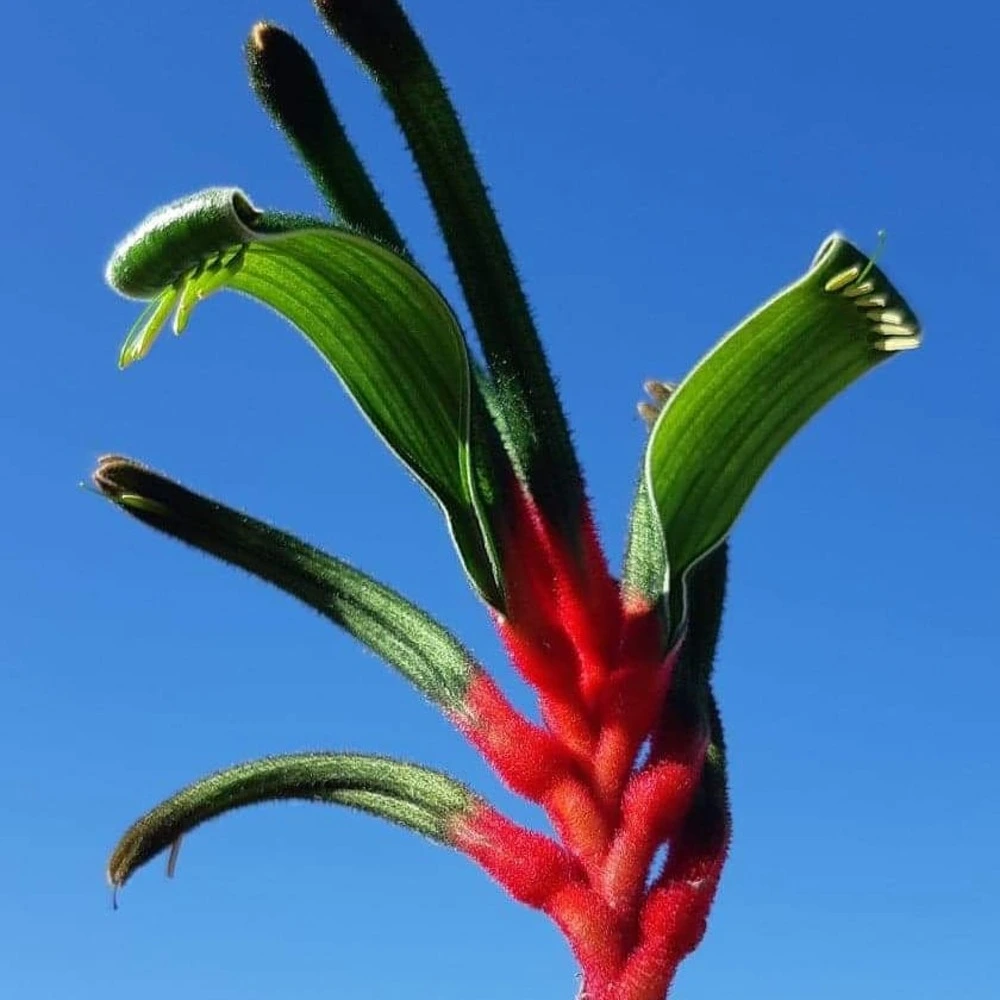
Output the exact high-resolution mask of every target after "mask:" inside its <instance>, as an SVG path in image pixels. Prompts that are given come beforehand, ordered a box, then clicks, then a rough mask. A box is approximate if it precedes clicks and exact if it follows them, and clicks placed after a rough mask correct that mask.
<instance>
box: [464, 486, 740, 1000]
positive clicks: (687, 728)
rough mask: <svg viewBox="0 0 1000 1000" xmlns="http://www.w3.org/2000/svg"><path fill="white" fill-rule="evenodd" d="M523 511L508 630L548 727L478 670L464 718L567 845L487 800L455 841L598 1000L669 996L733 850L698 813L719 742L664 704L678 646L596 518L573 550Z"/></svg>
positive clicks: (507, 570) (515, 523)
mask: <svg viewBox="0 0 1000 1000" xmlns="http://www.w3.org/2000/svg"><path fill="white" fill-rule="evenodd" d="M516 504H517V506H516V509H515V511H514V514H513V516H512V518H511V526H510V528H509V531H508V534H507V537H506V538H505V540H504V545H503V546H502V551H503V553H504V577H505V582H506V585H507V615H506V616H504V617H500V616H497V617H496V626H497V629H498V631H499V633H500V636H501V638H502V640H503V642H504V645H505V646H506V648H507V650H508V652H509V654H510V657H511V659H512V661H513V663H514V664H515V666H516V667H517V669H518V671H519V672H520V674H521V675H522V676H523V677H524V679H525V680H526V681H527V682H528V683H529V684H530V685H531V686H532V687H533V688H534V689H535V690H536V691H537V693H538V698H539V706H540V710H541V716H542V725H536V724H535V723H533V722H531V721H529V720H528V719H526V718H524V716H522V715H521V714H520V713H518V712H517V711H516V710H515V709H514V708H513V707H512V706H511V704H510V703H509V701H508V700H507V699H506V698H505V697H504V695H503V693H502V692H501V691H500V689H499V688H498V687H497V685H496V684H495V683H494V681H493V680H492V678H490V677H489V676H488V675H487V674H486V673H484V672H482V671H478V672H477V673H476V675H475V677H474V679H473V681H472V683H471V685H470V687H469V690H468V693H467V697H466V700H465V703H464V705H463V709H462V712H461V713H460V717H459V718H457V719H456V721H457V722H458V724H459V726H460V727H461V728H462V730H463V732H465V734H466V735H467V736H468V738H469V739H470V740H471V741H472V742H473V743H474V744H475V745H476V747H477V748H478V749H479V750H480V751H481V752H482V754H483V756H484V757H485V758H486V759H487V760H488V761H489V763H490V764H491V765H492V766H493V768H494V769H495V770H496V772H497V773H498V774H499V776H500V777H501V779H502V780H503V781H504V782H505V783H506V784H507V785H508V786H509V787H510V788H511V789H512V790H513V791H515V792H517V793H518V794H520V795H522V796H524V797H525V798H527V799H529V800H531V801H533V802H537V803H538V804H539V805H540V806H541V807H542V808H543V809H544V810H545V812H546V814H547V815H548V817H549V819H550V821H551V823H552V826H553V828H554V830H555V833H556V838H557V839H552V838H551V837H547V836H544V835H542V834H539V833H534V832H532V831H529V830H526V829H524V828H523V827H520V826H518V825H517V824H515V823H513V822H512V821H510V820H508V819H507V818H506V817H504V816H502V815H500V814H499V813H497V812H496V811H495V810H494V809H492V808H490V807H488V806H482V807H480V808H478V809H476V810H475V811H474V812H473V813H471V814H469V815H465V816H463V817H462V819H461V820H460V821H458V822H457V823H456V825H455V828H454V829H453V831H452V841H453V843H454V844H455V846H456V847H457V848H458V849H459V850H461V851H463V852H464V853H466V854H468V855H469V856H470V857H471V858H473V859H474V860H476V861H477V862H478V863H479V864H480V865H482V867H483V868H484V869H485V870H486V871H487V872H488V873H489V874H490V875H491V876H493V877H494V878H495V879H496V880H497V881H498V882H499V883H500V884H501V885H502V886H503V887H504V888H505V889H506V890H507V891H508V892H509V893H510V894H511V895H512V896H513V897H514V898H515V899H517V900H519V901H520V902H522V903H525V904H527V905H528V906H532V907H535V908H537V909H539V910H541V911H542V912H544V913H546V914H548V915H549V916H550V917H551V918H552V919H553V920H554V921H555V923H556V924H557V925H558V926H559V928H560V929H561V930H562V932H563V933H564V934H565V936H566V938H567V939H568V941H569V943H570V946H571V947H572V949H573V952H574V954H575V955H576V957H577V960H578V961H579V962H580V965H581V968H582V970H583V979H584V984H583V993H582V996H585V997H586V998H587V1000H612V998H613V1000H663V998H664V997H665V996H666V994H667V991H668V989H669V987H670V983H671V981H672V979H673V977H674V973H675V972H676V969H677V966H678V964H679V963H680V961H681V960H682V959H683V958H684V957H685V956H686V955H687V954H689V953H690V952H691V951H692V950H693V949H694V948H695V947H696V946H697V945H698V943H699V941H700V940H701V938H702V936H703V934H704V931H705V922H706V918H707V915H708V911H709V908H710V906H711V904H712V900H713V898H714V896H715V891H716V887H717V885H718V881H719V876H720V874H721V870H722V866H723V864H724V861H725V856H726V851H727V848H728V841H729V829H728V817H724V818H723V819H722V821H721V822H719V823H716V824H714V826H713V825H709V826H708V827H706V824H705V823H704V822H698V821H697V819H696V817H694V814H693V811H692V808H691V807H692V801H693V799H694V796H695V792H696V790H697V788H698V785H699V781H700V779H701V774H702V768H703V766H704V762H705V754H706V749H707V746H708V733H707V731H706V730H705V728H704V727H703V726H701V725H695V724H692V723H691V722H690V721H689V720H687V719H685V718H684V717H683V716H682V715H681V714H679V713H672V712H671V711H670V710H669V708H668V707H667V704H668V699H667V693H668V690H669V686H670V681H671V675H672V672H673V668H674V664H675V663H676V661H677V655H678V649H676V648H675V649H673V650H671V651H669V652H668V653H666V654H664V651H663V633H662V628H661V624H660V620H659V617H658V615H657V613H656V611H655V609H653V608H652V607H650V606H648V605H644V604H641V603H640V602H637V601H636V600H635V599H634V595H632V596H630V597H629V598H626V597H625V596H624V595H623V594H622V593H621V592H620V590H619V587H618V585H617V584H616V582H615V581H614V579H613V578H612V577H611V575H610V574H609V572H608V568H607V563H606V561H605V558H604V555H603V553H602V551H601V548H600V544H599V542H598V539H597V535H596V532H595V530H594V526H593V522H592V519H591V517H590V515H589V513H588V514H587V515H586V516H585V518H584V521H583V527H582V529H581V530H580V532H579V543H578V546H577V551H572V549H571V547H570V546H569V545H568V544H567V543H566V542H564V541H563V540H562V539H561V538H560V537H559V536H558V535H557V534H556V532H555V531H554V530H552V529H550V528H549V527H548V526H547V525H546V524H545V522H544V520H543V519H542V517H541V516H540V515H539V512H538V511H537V509H536V508H535V506H534V505H533V503H532V501H531V500H530V498H527V497H526V496H525V495H524V494H523V493H519V494H518V497H517V501H516ZM644 748H648V749H647V752H646V754H645V757H644V759H643V760H642V762H641V763H640V762H639V758H640V755H641V754H642V751H643V749H644ZM664 845H667V846H668V855H667V860H666V862H665V863H664V865H663V867H662V869H661V870H660V871H659V872H658V873H652V872H651V866H652V865H653V861H654V857H655V855H656V853H657V851H658V850H659V849H660V848H661V847H663V846H664Z"/></svg>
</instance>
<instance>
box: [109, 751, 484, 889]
mask: <svg viewBox="0 0 1000 1000" xmlns="http://www.w3.org/2000/svg"><path fill="white" fill-rule="evenodd" d="M281 799H303V800H306V801H311V802H325V803H330V804H336V805H345V806H349V807H351V808H354V809H360V810H363V811H365V812H369V813H372V814H373V815H376V816H380V817H381V818H383V819H387V820H389V821H391V822H393V823H396V824H398V825H400V826H403V827H407V828H408V829H411V830H414V831H416V832H417V833H420V834H423V835H424V836H425V837H428V838H430V839H431V840H436V841H438V842H440V843H445V844H447V843H448V842H449V841H448V832H449V828H450V825H451V822H452V821H453V820H454V819H456V818H458V817H460V816H461V815H463V814H464V813H465V812H467V811H468V810H469V809H470V808H471V807H472V805H473V804H474V802H476V801H477V800H476V799H475V797H474V796H473V795H472V793H471V792H469V791H468V790H467V789H466V788H465V787H464V786H462V785H460V784H459V783H458V782H457V781H455V780H454V779H452V778H449V777H448V776H447V775H444V774H441V773H440V772H438V771H433V770H431V769H430V768H426V767H422V766H420V765H417V764H409V763H404V762H402V761H398V760H392V759H390V758H388V757H376V756H371V755H368V754H349V753H303V754H289V755H286V756H281V757H265V758H263V759H261V760H255V761H250V762H248V763H245V764H238V765H236V766H235V767H231V768H228V769H226V770H224V771H219V772H218V773H216V774H213V775H210V776H209V777H207V778H203V779H202V780H200V781H197V782H195V783H194V784H193V785H189V786H188V787H187V788H185V789H183V790H182V791H180V792H178V793H177V794H176V795H173V796H171V797H170V798H169V799H167V800H166V801H165V802H162V803H161V804H160V805H158V806H156V808H155V809H152V810H151V811H150V812H148V813H146V815H145V816H143V817H142V818H141V819H139V820H138V821H136V822H135V823H134V824H133V825H132V826H131V827H130V828H129V829H128V830H127V831H126V832H125V835H124V836H123V837H122V838H121V840H120V841H119V842H118V845H117V846H116V847H115V849H114V851H113V852H112V855H111V858H110V859H109V861H108V881H109V882H110V883H111V885H112V886H114V887H115V888H116V889H117V888H120V887H121V886H123V885H124V884H125V883H126V882H127V881H128V879H129V878H131V876H132V875H133V874H134V873H135V871H136V870H137V869H139V868H141V867H142V866H143V865H144V864H146V863H147V862H148V861H150V860H152V859H153V858H154V857H156V856H157V855H158V854H160V853H161V852H163V851H165V850H166V849H167V848H169V847H171V846H172V845H175V844H177V843H178V842H179V840H180V838H181V837H183V836H184V835H185V834H187V833H189V832H190V831H191V830H193V829H194V828H195V827H197V826H199V825H200V824H202V823H204V822H206V821H207V820H210V819H214V818H216V817H218V816H221V815H223V814H224V813H227V812H231V811H233V810H234V809H240V808H243V807H244V806H250V805H257V804H259V803H262V802H274V801H278V800H281ZM173 860H174V859H173V857H172V858H171V862H172V861H173Z"/></svg>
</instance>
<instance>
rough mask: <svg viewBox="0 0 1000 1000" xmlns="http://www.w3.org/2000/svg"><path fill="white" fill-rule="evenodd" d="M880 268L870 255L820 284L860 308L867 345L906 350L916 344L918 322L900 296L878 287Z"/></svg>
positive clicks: (918, 329)
mask: <svg viewBox="0 0 1000 1000" xmlns="http://www.w3.org/2000/svg"><path fill="white" fill-rule="evenodd" d="M879 282H880V272H878V271H877V270H876V269H875V264H874V259H872V260H869V262H868V264H867V265H866V266H865V267H864V268H863V269H862V268H861V266H860V265H857V264H856V265H854V266H853V267H849V268H847V269H846V270H844V271H841V272H840V273H839V274H835V275H834V276H833V277H832V278H830V280H829V281H827V282H826V284H825V285H824V286H823V287H824V289H825V290H826V291H827V292H835V293H837V294H839V295H842V296H843V297H844V298H846V299H848V300H850V301H851V302H852V304H853V305H854V306H855V307H856V308H857V309H859V310H862V311H863V312H864V316H865V319H867V320H868V322H869V324H870V326H869V331H870V337H869V341H868V342H869V345H870V346H871V348H872V350H875V351H880V352H883V353H892V352H895V351H910V350H913V349H914V348H916V347H919V346H920V341H921V335H920V326H919V324H918V322H917V319H916V317H915V316H914V315H913V314H912V313H911V312H910V310H909V309H908V308H907V307H906V305H905V303H904V302H903V301H902V299H901V298H900V297H899V296H898V295H896V294H895V293H893V292H892V291H891V290H890V289H889V288H887V287H879Z"/></svg>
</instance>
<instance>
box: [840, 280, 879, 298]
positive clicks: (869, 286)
mask: <svg viewBox="0 0 1000 1000" xmlns="http://www.w3.org/2000/svg"><path fill="white" fill-rule="evenodd" d="M874 291H875V282H874V281H859V282H858V283H857V284H856V285H851V286H849V287H847V288H845V289H844V290H843V291H842V292H841V293H840V294H841V295H843V296H844V297H845V298H848V299H856V298H857V297H858V296H860V295H869V294H871V293H872V292H874Z"/></svg>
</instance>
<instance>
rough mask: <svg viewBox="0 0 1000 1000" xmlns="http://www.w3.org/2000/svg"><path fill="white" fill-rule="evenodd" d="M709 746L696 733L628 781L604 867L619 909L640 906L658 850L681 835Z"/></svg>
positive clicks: (611, 898)
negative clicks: (680, 746) (677, 751)
mask: <svg viewBox="0 0 1000 1000" xmlns="http://www.w3.org/2000/svg"><path fill="white" fill-rule="evenodd" d="M706 745H707V737H706V736H705V735H704V734H701V735H699V734H692V736H691V739H690V740H689V741H688V744H687V745H686V746H685V747H684V750H683V751H682V752H680V753H678V754H676V755H674V756H671V757H667V758H665V759H662V760H659V761H657V762H656V763H650V764H648V765H647V766H646V767H644V768H643V769H642V770H641V771H640V772H639V773H637V774H636V775H634V776H633V778H632V780H631V781H630V782H629V783H628V787H627V788H626V790H625V796H624V800H623V803H622V815H621V821H620V822H619V824H618V829H617V832H616V834H615V839H614V842H613V843H612V845H611V849H610V850H609V851H608V856H607V859H606V860H605V862H604V866H603V887H604V895H605V898H606V899H607V900H608V901H609V902H610V904H611V906H612V907H614V909H615V910H617V911H618V912H621V913H629V912H632V911H633V910H634V909H635V906H636V902H637V900H638V898H639V896H640V895H641V893H642V890H643V886H644V885H645V882H646V874H647V872H648V871H649V866H650V864H651V863H652V861H653V856H654V855H655V854H656V851H657V848H659V847H660V845H661V844H663V843H665V842H666V841H667V839H668V838H672V837H674V836H675V835H676V834H677V832H678V831H679V829H680V827H681V824H682V823H683V821H684V819H685V817H686V816H687V814H688V810H689V809H690V807H691V800H692V798H693V796H694V793H695V790H696V789H697V787H698V782H699V780H700V778H701V771H702V765H703V763H704V760H705V749H706Z"/></svg>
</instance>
